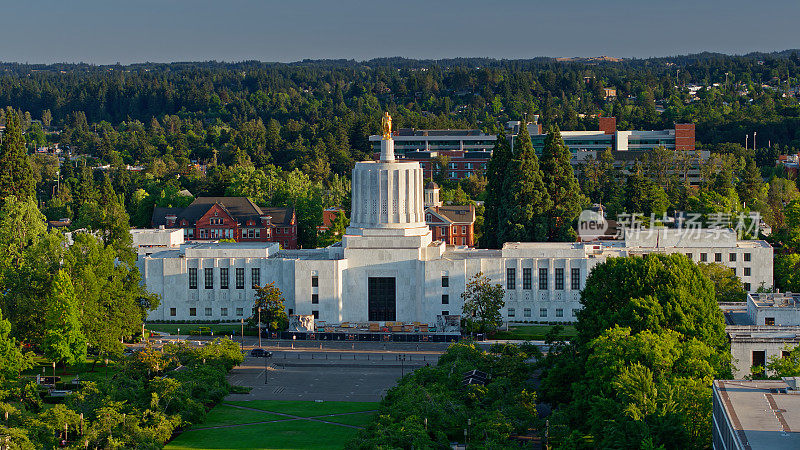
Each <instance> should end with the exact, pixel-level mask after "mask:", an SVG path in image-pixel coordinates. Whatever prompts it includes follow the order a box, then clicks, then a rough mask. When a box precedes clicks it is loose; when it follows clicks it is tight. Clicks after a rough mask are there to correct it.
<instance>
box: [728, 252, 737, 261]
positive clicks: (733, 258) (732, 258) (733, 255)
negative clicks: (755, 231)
mask: <svg viewBox="0 0 800 450" xmlns="http://www.w3.org/2000/svg"><path fill="white" fill-rule="evenodd" d="M728 259H729V260H730V261H731V262H736V253H729V254H728Z"/></svg>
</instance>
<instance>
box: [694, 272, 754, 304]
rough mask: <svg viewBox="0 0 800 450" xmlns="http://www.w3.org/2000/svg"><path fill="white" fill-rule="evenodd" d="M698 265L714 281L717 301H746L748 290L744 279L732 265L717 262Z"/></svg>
mask: <svg viewBox="0 0 800 450" xmlns="http://www.w3.org/2000/svg"><path fill="white" fill-rule="evenodd" d="M698 267H700V270H701V271H702V272H703V275H705V276H706V277H708V279H709V280H711V282H712V283H714V294H715V297H716V299H717V302H744V301H746V300H747V292H745V290H744V286H743V285H742V280H741V279H739V277H737V276H736V272H735V271H734V270H733V269H731V268H730V267H727V266H724V265H722V264H717V263H707V264H706V263H699V264H698Z"/></svg>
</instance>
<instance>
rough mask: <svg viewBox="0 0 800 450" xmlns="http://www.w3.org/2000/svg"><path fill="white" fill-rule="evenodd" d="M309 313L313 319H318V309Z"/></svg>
mask: <svg viewBox="0 0 800 450" xmlns="http://www.w3.org/2000/svg"><path fill="white" fill-rule="evenodd" d="M311 315H313V316H314V319H319V311H317V310H314V311H311Z"/></svg>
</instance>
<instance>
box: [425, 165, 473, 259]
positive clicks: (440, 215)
mask: <svg viewBox="0 0 800 450" xmlns="http://www.w3.org/2000/svg"><path fill="white" fill-rule="evenodd" d="M424 199H425V223H427V224H428V227H430V229H431V233H433V240H434V241H444V242H445V243H446V244H447V245H466V246H468V247H474V246H475V206H474V205H442V203H441V202H440V201H439V186H438V185H437V184H436V183H434V182H433V181H430V182H428V184H426V185H425V195H424Z"/></svg>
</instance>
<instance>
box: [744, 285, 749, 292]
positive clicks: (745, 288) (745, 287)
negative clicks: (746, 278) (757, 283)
mask: <svg viewBox="0 0 800 450" xmlns="http://www.w3.org/2000/svg"><path fill="white" fill-rule="evenodd" d="M744 290H745V291H747V292H750V283H745V284H744Z"/></svg>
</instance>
